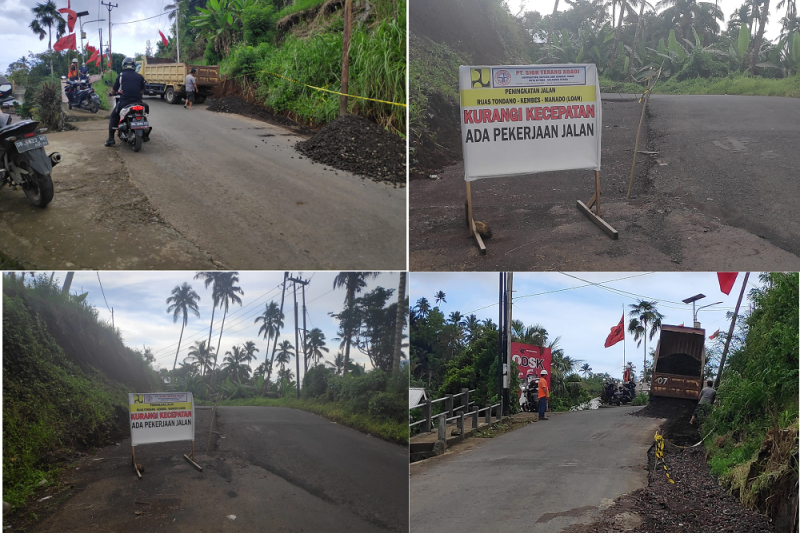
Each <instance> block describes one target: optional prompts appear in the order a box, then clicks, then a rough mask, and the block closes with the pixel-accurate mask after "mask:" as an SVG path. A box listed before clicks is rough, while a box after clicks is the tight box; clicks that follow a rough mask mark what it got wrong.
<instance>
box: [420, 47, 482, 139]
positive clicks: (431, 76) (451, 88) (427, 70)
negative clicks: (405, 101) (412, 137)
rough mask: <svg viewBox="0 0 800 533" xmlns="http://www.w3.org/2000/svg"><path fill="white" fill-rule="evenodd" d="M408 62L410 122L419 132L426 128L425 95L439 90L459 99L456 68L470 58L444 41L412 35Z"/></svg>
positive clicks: (426, 96) (448, 97)
mask: <svg viewBox="0 0 800 533" xmlns="http://www.w3.org/2000/svg"><path fill="white" fill-rule="evenodd" d="M410 39H411V40H410V43H409V49H410V57H409V64H408V69H409V70H408V87H409V106H410V108H409V124H410V128H411V129H412V130H414V131H415V132H416V133H417V134H418V135H419V134H421V133H422V132H424V131H426V130H427V122H428V120H427V119H428V115H427V113H428V97H429V96H430V95H432V94H434V93H438V94H440V95H442V96H444V97H445V98H447V99H449V100H452V101H454V102H458V67H459V65H468V64H470V63H471V60H470V59H469V58H468V57H464V56H461V55H459V54H458V53H456V52H454V51H453V50H452V49H450V48H449V47H448V46H447V45H445V44H440V43H435V42H433V41H431V40H429V39H426V38H424V37H422V38H421V37H417V36H416V35H413V34H412V35H411V37H410Z"/></svg>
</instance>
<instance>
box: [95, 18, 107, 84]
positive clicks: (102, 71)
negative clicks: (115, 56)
mask: <svg viewBox="0 0 800 533" xmlns="http://www.w3.org/2000/svg"><path fill="white" fill-rule="evenodd" d="M97 26H98V30H99V31H100V75H103V74H105V72H106V71H105V68H104V67H105V63H103V28H100V27H99V26H100V25H99V24H98V25H97Z"/></svg>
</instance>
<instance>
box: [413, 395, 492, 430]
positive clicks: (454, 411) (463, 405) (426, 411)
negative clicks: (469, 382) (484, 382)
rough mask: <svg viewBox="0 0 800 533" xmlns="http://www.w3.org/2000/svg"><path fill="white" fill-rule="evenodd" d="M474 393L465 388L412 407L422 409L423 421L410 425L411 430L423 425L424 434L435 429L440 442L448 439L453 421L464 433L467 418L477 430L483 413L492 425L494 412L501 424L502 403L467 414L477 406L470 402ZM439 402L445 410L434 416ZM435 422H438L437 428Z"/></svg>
mask: <svg viewBox="0 0 800 533" xmlns="http://www.w3.org/2000/svg"><path fill="white" fill-rule="evenodd" d="M473 392H475V389H472V390H469V389H466V388H464V389H461V392H460V393H459V394H448V395H447V396H445V397H444V398H437V399H435V400H427V401H425V402H423V403H420V404H417V405H415V406H413V407H410V408H409V410H411V409H422V420H417V421H416V422H410V423H409V424H408V427H409V429H411V428H413V427H416V426H420V425H421V426H422V428H421V431H422V432H424V433H429V432H431V431H433V429H434V427H435V428H436V429H437V430H438V433H439V440H444V439H445V438H446V433H447V425H448V424H450V423H451V422H453V421H455V422H456V426H457V427H458V428H459V429H460V430H461V431H464V419H465V418H467V417H472V427H473V428H477V427H478V426H479V425H480V421H479V419H480V414H481V413H484V418H485V423H486V424H491V423H492V411H493V410H494V411H495V412H496V414H497V421H498V422H499V421H500V420H501V419H502V416H503V413H502V409H501V405H502V404H500V403H496V404H493V405H489V406H487V407H484V408H478V406H477V405H475V406H474V409H473V410H472V411H469V412H466V411H467V410H468V409H470V407H471V406H473V405H474V404H475V402H470V401H469V395H470V393H473ZM456 401H458V402H459V403H460V405H458V406H454V404H455V402H456ZM439 402H444V403H445V405H444V410H443V411H442V412H441V413H439V414H437V415H434V414H433V404H435V403H439ZM434 421H436V425H435V426H434Z"/></svg>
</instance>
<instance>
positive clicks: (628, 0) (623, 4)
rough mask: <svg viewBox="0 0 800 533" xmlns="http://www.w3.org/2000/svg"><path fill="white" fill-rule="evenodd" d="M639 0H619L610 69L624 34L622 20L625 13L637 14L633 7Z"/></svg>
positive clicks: (612, 66)
mask: <svg viewBox="0 0 800 533" xmlns="http://www.w3.org/2000/svg"><path fill="white" fill-rule="evenodd" d="M639 1H640V0H619V22H617V26H616V28H615V30H614V44H613V45H612V47H611V60H610V62H609V63H608V70H613V69H614V62H615V61H616V59H617V50H618V48H619V40H620V37H621V36H622V22H623V21H624V19H625V13H632V14H634V15H635V14H636V11H634V9H633V8H634V7H635V6H636V5H637V4H638V3H639ZM665 1H668V0H665ZM612 22H613V21H612Z"/></svg>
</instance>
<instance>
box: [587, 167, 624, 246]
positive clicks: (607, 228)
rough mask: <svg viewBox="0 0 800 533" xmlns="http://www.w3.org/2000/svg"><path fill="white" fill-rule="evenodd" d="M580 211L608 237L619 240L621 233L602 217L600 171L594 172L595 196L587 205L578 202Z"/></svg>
mask: <svg viewBox="0 0 800 533" xmlns="http://www.w3.org/2000/svg"><path fill="white" fill-rule="evenodd" d="M592 206H594V208H595V211H592ZM578 209H579V210H580V211H581V212H582V213H583V214H584V215H586V216H587V217H589V220H591V221H592V222H594V223H595V224H596V225H597V226H598V227H599V228H600V229H601V230H603V231H604V232H605V233H606V235H608V236H609V237H611V238H612V239H613V240H617V239H618V238H619V232H618V231H617V230H615V229H614V228H612V227H611V225H610V224H609V223H608V222H606V221H605V220H603V218H602V217H601V216H600V171H599V170H595V171H594V194H593V195H592V197H591V198H589V201H588V202H586V203H585V204H584V203H583V202H581V201H580V200H578Z"/></svg>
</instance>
